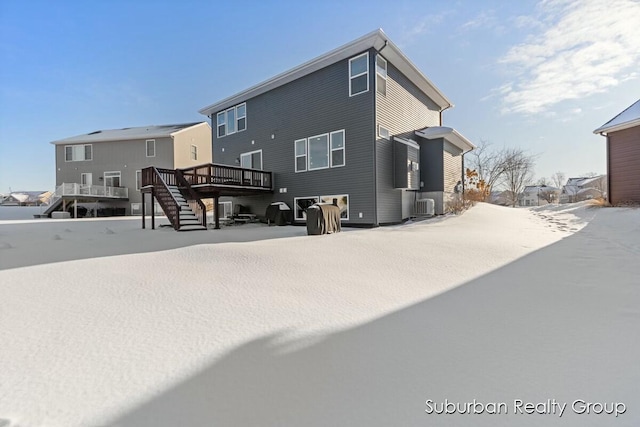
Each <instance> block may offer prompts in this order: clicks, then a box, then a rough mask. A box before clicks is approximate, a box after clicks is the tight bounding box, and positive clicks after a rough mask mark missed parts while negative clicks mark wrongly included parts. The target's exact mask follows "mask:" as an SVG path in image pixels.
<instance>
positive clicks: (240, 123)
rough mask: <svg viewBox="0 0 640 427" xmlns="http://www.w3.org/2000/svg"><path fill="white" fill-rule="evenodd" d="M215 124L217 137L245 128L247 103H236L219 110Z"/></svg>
mask: <svg viewBox="0 0 640 427" xmlns="http://www.w3.org/2000/svg"><path fill="white" fill-rule="evenodd" d="M216 125H217V130H218V138H222V137H223V136H226V135H231V134H232V133H236V132H242V131H243V130H245V129H247V104H246V103H242V104H238V105H236V106H235V107H231V108H228V109H227V110H226V111H221V112H219V113H218V114H217V116H216Z"/></svg>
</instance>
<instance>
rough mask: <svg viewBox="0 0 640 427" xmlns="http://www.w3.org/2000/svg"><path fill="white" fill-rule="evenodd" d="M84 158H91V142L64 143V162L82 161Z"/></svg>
mask: <svg viewBox="0 0 640 427" xmlns="http://www.w3.org/2000/svg"><path fill="white" fill-rule="evenodd" d="M86 160H93V147H92V145H91V144H82V145H65V147H64V161H65V162H82V161H86Z"/></svg>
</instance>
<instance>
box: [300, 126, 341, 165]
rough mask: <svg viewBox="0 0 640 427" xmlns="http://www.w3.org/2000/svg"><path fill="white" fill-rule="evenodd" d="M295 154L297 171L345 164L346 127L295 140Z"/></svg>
mask: <svg viewBox="0 0 640 427" xmlns="http://www.w3.org/2000/svg"><path fill="white" fill-rule="evenodd" d="M294 155H295V171H296V172H306V171H312V170H318V169H327V168H335V167H339V166H344V165H345V133H344V129H343V130H338V131H334V132H330V133H323V134H321V135H315V136H310V137H309V138H302V139H297V140H295V142H294Z"/></svg>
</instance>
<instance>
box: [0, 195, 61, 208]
mask: <svg viewBox="0 0 640 427" xmlns="http://www.w3.org/2000/svg"><path fill="white" fill-rule="evenodd" d="M51 195H52V193H51V192H50V191H12V192H11V194H9V195H7V196H4V195H1V194H0V205H3V206H40V205H44V204H47V203H48V202H49V198H50V197H51Z"/></svg>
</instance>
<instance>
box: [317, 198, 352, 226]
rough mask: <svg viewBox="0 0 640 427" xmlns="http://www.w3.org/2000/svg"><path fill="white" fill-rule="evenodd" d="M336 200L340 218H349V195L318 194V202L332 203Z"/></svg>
mask: <svg viewBox="0 0 640 427" xmlns="http://www.w3.org/2000/svg"><path fill="white" fill-rule="evenodd" d="M334 200H336V202H337V203H338V207H339V208H340V220H346V221H348V220H349V195H348V194H340V195H336V196H320V203H331V204H332V203H333V201H334Z"/></svg>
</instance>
